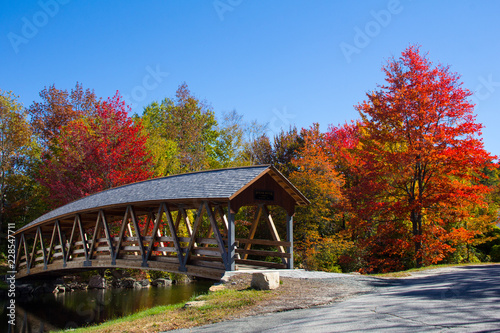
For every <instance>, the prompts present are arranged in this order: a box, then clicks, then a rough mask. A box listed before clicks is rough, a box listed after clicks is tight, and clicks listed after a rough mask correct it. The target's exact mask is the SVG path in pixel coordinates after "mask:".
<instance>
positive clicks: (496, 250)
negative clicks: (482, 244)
mask: <svg viewBox="0 0 500 333" xmlns="http://www.w3.org/2000/svg"><path fill="white" fill-rule="evenodd" d="M490 256H491V261H493V262H500V245H493V247H492V248H491V252H490Z"/></svg>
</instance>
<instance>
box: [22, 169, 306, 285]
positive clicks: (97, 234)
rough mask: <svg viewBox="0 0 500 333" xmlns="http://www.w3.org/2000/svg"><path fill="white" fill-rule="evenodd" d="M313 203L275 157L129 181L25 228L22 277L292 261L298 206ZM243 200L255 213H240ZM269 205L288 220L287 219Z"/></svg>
mask: <svg viewBox="0 0 500 333" xmlns="http://www.w3.org/2000/svg"><path fill="white" fill-rule="evenodd" d="M308 203H309V201H308V200H307V199H306V198H305V197H304V196H303V195H302V194H301V193H300V192H299V191H298V190H297V189H296V188H295V187H294V186H293V185H292V184H291V183H290V182H289V181H288V180H287V179H286V178H285V177H284V176H283V175H282V174H281V173H280V172H279V171H278V170H276V169H275V168H274V167H272V166H251V167H241V168H230V169H220V170H211V171H203V172H195V173H188V174H181V175H175V176H169V177H164V178H156V179H151V180H147V181H142V182H138V183H134V184H129V185H124V186H120V187H116V188H112V189H109V190H106V191H103V192H99V193H96V194H93V195H90V196H87V197H84V198H82V199H80V200H77V201H74V202H71V203H69V204H67V205H65V206H62V207H59V208H57V209H55V210H53V211H51V212H49V213H47V214H45V215H43V216H41V217H39V218H38V219H36V220H34V221H33V222H31V223H29V224H28V225H26V226H24V227H23V228H21V229H19V230H18V231H16V233H15V236H16V241H17V253H16V271H17V275H16V276H17V278H24V277H30V276H40V275H42V274H52V275H54V274H58V275H64V274H68V273H70V272H74V271H81V270H88V269H97V268H139V269H153V270H163V271H168V272H174V273H183V274H187V275H191V276H198V277H205V278H211V279H220V278H221V277H222V275H223V274H224V273H225V271H234V270H240V269H245V268H263V267H264V268H293V215H294V212H295V207H296V206H298V205H306V204H308ZM243 207H246V208H245V211H244V212H245V215H246V216H249V218H245V219H242V220H238V221H235V214H236V213H237V212H238V211H239V210H240V209H241V208H243ZM276 207H281V208H282V209H277V208H276ZM270 211H276V212H277V214H276V215H275V216H280V217H281V220H283V219H284V220H285V221H281V224H279V225H278V226H279V227H281V228H277V224H275V222H274V220H273V217H272V216H271V213H270ZM285 226H286V227H285ZM279 229H281V233H282V235H281V236H280V234H279V233H278V230H279ZM285 230H286V235H284V234H285ZM256 235H260V238H256ZM263 235H264V236H263ZM282 236H284V238H282Z"/></svg>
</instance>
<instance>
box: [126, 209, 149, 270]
mask: <svg viewBox="0 0 500 333" xmlns="http://www.w3.org/2000/svg"><path fill="white" fill-rule="evenodd" d="M130 213H131V216H132V223H133V225H134V229H135V233H136V234H137V240H138V243H139V249H140V250H141V258H142V262H143V263H146V267H147V261H145V260H146V251H145V250H144V243H143V242H142V235H141V229H140V228H139V223H138V222H137V216H136V215H135V211H134V208H133V207H132V206H130ZM131 236H132V235H131Z"/></svg>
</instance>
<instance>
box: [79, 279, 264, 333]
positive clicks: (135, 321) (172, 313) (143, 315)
mask: <svg viewBox="0 0 500 333" xmlns="http://www.w3.org/2000/svg"><path fill="white" fill-rule="evenodd" d="M270 297H272V292H270V291H257V290H253V289H245V290H227V289H226V290H221V291H217V292H214V293H209V294H205V295H199V296H196V297H192V298H191V301H193V300H196V301H206V302H207V304H206V305H204V306H201V307H197V308H195V307H191V308H184V305H185V304H186V303H185V302H184V303H179V304H174V305H162V306H156V307H153V308H150V309H147V310H143V311H139V312H137V313H134V314H132V315H128V316H125V317H122V318H117V319H112V320H109V321H107V322H105V323H102V324H99V325H93V326H89V327H83V328H78V329H75V330H71V332H75V333H81V332H144V331H147V332H149V331H151V332H156V331H162V330H169V329H175V328H181V327H193V326H197V325H203V324H208V323H213V322H217V321H221V320H224V319H227V318H229V317H231V316H233V315H236V314H238V313H240V312H242V311H244V310H245V309H246V308H248V307H250V306H252V305H254V304H255V303H257V302H258V301H260V300H264V299H267V298H270Z"/></svg>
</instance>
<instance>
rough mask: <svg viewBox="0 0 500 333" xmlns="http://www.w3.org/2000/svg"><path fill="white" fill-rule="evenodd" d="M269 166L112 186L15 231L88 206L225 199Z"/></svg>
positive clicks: (205, 172)
mask: <svg viewBox="0 0 500 333" xmlns="http://www.w3.org/2000/svg"><path fill="white" fill-rule="evenodd" d="M267 169H269V166H253V167H242V168H231V169H219V170H210V171H202V172H195V173H187V174H181V175H175V176H169V177H164V178H155V179H150V180H146V181H143V182H138V183H133V184H129V185H124V186H120V187H115V188H112V189H109V190H106V191H103V192H99V193H95V194H92V195H89V196H87V197H84V198H82V199H79V200H76V201H73V202H70V203H69V204H67V205H64V206H61V207H59V208H56V209H54V210H52V211H50V212H48V213H47V214H45V215H42V216H40V217H39V218H37V219H36V220H34V221H33V222H31V223H29V224H27V225H26V226H24V227H23V228H21V229H19V231H21V230H23V229H27V228H29V227H30V226H32V225H34V224H37V223H39V222H43V221H47V220H51V219H54V218H57V217H59V216H62V215H66V214H69V213H73V212H80V211H84V210H88V209H95V208H99V207H106V206H112V205H120V204H127V203H132V204H133V203H134V202H145V201H163V200H165V201H168V200H179V199H215V198H227V199H229V198H230V197H231V196H232V195H233V194H234V193H236V192H237V191H238V190H240V189H241V188H242V187H244V186H245V185H246V184H248V183H249V182H251V181H252V180H253V179H255V178H256V177H257V176H259V175H260V174H261V173H263V172H264V171H266V170H267Z"/></svg>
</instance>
